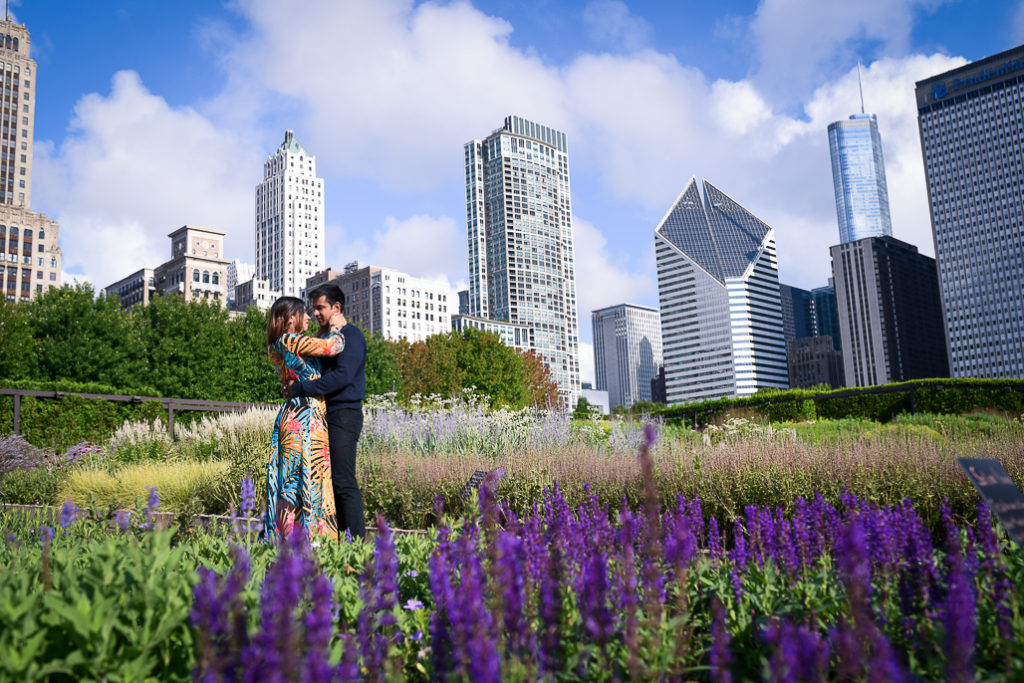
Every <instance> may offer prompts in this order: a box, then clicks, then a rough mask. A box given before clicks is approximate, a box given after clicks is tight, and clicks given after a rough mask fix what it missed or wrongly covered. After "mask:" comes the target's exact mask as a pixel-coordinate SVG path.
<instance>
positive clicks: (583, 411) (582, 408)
mask: <svg viewBox="0 0 1024 683" xmlns="http://www.w3.org/2000/svg"><path fill="white" fill-rule="evenodd" d="M592 412H594V406H592V405H591V404H590V401H588V400H587V397H586V396H580V400H578V401H576V410H574V411H573V412H572V417H573V419H575V420H586V419H588V418H589V417H590V414H591V413H592Z"/></svg>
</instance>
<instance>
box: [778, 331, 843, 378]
mask: <svg viewBox="0 0 1024 683" xmlns="http://www.w3.org/2000/svg"><path fill="white" fill-rule="evenodd" d="M786 362H787V364H788V366H789V386H790V388H793V389H799V388H802V389H807V388H810V387H815V386H818V385H819V384H827V385H829V386H830V387H832V388H833V389H838V388H839V387H842V386H844V385H845V381H844V377H845V376H846V375H845V373H844V371H843V354H842V353H841V352H839V351H837V350H836V348H835V346H834V344H833V343H832V337H828V336H821V337H801V338H798V339H794V340H793V341H791V342H789V343H787V344H786Z"/></svg>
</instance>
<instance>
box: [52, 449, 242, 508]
mask: <svg viewBox="0 0 1024 683" xmlns="http://www.w3.org/2000/svg"><path fill="white" fill-rule="evenodd" d="M227 474H228V463H226V462H218V461H213V462H170V463H144V464H139V465H130V466H128V467H123V468H121V469H118V470H116V471H115V472H112V473H111V472H107V471H105V470H102V469H92V468H77V469H74V470H72V471H71V472H70V473H69V474H68V477H67V479H66V480H65V481H64V485H63V486H62V487H61V490H60V493H59V494H58V496H57V498H56V501H62V500H67V499H69V498H70V499H71V500H72V501H73V502H74V503H75V505H78V506H79V507H85V506H91V505H96V506H98V507H101V508H107V509H117V508H133V507H139V505H138V504H137V503H138V501H145V499H146V496H147V490H146V489H147V487H149V486H155V487H156V489H157V491H158V492H159V493H160V506H161V508H162V509H166V510H170V511H173V512H180V511H183V510H186V509H189V508H191V507H193V505H192V504H193V503H198V505H195V507H196V508H197V510H196V511H197V512H211V513H212V512H223V511H225V510H226V509H227V507H228V500H229V499H230V497H231V496H230V492H229V488H230V485H229V483H228V477H227ZM56 501H55V502H56Z"/></svg>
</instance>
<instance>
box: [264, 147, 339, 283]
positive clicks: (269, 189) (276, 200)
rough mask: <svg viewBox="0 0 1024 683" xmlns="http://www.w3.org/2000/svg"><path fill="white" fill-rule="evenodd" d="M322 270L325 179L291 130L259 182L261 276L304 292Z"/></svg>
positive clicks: (266, 163)
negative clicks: (311, 278) (317, 171)
mask: <svg viewBox="0 0 1024 683" xmlns="http://www.w3.org/2000/svg"><path fill="white" fill-rule="evenodd" d="M323 269H324V180H323V178H319V177H317V175H316V157H315V156H313V155H312V154H310V153H309V152H307V151H306V150H305V149H304V148H303V146H302V145H301V144H300V143H299V141H298V140H297V139H296V138H295V134H294V133H293V132H292V131H290V130H287V131H285V133H284V142H282V143H281V145H280V146H279V147H278V148H277V150H276V151H275V152H274V153H273V154H271V155H270V156H269V157H267V161H266V162H265V163H264V164H263V181H262V182H261V183H260V184H259V185H257V186H256V279H258V280H267V281H268V282H269V287H270V289H271V290H278V291H280V292H281V293H282V294H284V295H290V296H302V295H303V293H304V290H305V284H306V278H308V277H311V276H313V274H315V273H318V272H319V271H321V270H323Z"/></svg>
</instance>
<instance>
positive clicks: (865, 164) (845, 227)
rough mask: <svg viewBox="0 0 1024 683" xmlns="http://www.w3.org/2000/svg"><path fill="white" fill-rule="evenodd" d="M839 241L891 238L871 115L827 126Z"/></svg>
mask: <svg viewBox="0 0 1024 683" xmlns="http://www.w3.org/2000/svg"><path fill="white" fill-rule="evenodd" d="M828 147H829V152H830V154H831V156H832V184H833V189H834V190H835V196H836V214H837V216H838V218H839V241H840V242H852V241H853V240H859V239H863V238H865V237H880V236H882V235H889V236H891V235H892V218H891V216H890V213H889V189H888V186H887V185H886V182H885V157H884V156H883V155H882V136H881V135H880V134H879V133H878V121H877V119H876V118H875V115H874V114H854V115H853V116H851V117H850V118H849V119H848V120H846V121H836V122H835V123H831V124H829V127H828Z"/></svg>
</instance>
